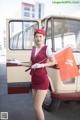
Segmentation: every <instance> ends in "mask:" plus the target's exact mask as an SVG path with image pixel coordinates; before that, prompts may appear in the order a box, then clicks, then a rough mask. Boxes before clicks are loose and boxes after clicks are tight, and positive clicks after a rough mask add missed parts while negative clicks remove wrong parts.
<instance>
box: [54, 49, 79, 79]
mask: <svg viewBox="0 0 80 120" xmlns="http://www.w3.org/2000/svg"><path fill="white" fill-rule="evenodd" d="M55 59H56V61H57V63H58V65H59V68H60V76H61V79H62V80H67V79H71V78H73V77H75V76H78V75H79V71H78V67H77V65H76V62H75V59H74V55H73V53H72V49H71V48H65V49H64V50H62V51H59V52H58V53H56V54H55Z"/></svg>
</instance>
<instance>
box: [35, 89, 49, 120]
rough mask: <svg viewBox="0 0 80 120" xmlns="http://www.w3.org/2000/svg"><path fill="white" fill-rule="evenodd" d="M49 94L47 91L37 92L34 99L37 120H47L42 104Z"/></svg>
mask: <svg viewBox="0 0 80 120" xmlns="http://www.w3.org/2000/svg"><path fill="white" fill-rule="evenodd" d="M46 94H47V90H37V92H36V94H35V98H34V109H35V112H36V120H45V118H44V113H43V110H42V104H43V101H44V99H45V96H46Z"/></svg>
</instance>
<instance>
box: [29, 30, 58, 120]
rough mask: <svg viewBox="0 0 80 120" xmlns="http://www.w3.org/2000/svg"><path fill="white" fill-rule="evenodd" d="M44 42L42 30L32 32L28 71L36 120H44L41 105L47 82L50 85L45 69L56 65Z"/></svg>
mask: <svg viewBox="0 0 80 120" xmlns="http://www.w3.org/2000/svg"><path fill="white" fill-rule="evenodd" d="M44 41H45V31H44V30H43V29H36V30H35V32H34V42H35V46H34V47H33V48H32V54H31V64H32V66H31V71H30V74H31V76H32V94H33V98H34V109H35V113H36V120H45V117H44V113H43V110H42V104H43V101H44V99H45V96H46V94H47V90H48V87H49V82H50V83H51V81H50V80H49V77H48V75H47V71H46V67H49V66H52V65H54V64H56V61H55V59H54V57H53V56H52V52H51V50H50V49H49V48H48V46H46V45H44ZM47 59H49V62H47ZM53 91H54V88H53Z"/></svg>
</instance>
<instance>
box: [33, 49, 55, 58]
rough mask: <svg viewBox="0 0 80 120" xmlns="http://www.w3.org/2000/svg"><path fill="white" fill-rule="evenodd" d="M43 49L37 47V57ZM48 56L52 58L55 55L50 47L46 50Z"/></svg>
mask: <svg viewBox="0 0 80 120" xmlns="http://www.w3.org/2000/svg"><path fill="white" fill-rule="evenodd" d="M41 49H42V48H37V47H36V51H35V56H36V55H37V54H38V52H39V51H40V50H41ZM46 55H47V57H52V55H53V53H52V50H51V49H50V48H49V47H47V49H46Z"/></svg>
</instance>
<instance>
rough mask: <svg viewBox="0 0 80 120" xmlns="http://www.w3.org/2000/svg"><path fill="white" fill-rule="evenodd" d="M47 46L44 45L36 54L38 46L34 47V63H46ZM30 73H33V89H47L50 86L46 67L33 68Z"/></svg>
mask: <svg viewBox="0 0 80 120" xmlns="http://www.w3.org/2000/svg"><path fill="white" fill-rule="evenodd" d="M46 49H47V46H44V47H43V48H42V49H41V50H40V51H39V52H38V53H37V55H36V56H35V50H36V48H35V47H33V48H32V54H31V61H32V65H33V64H35V63H46V61H47V56H46ZM30 74H31V75H32V88H33V89H47V88H48V86H49V80H48V76H47V71H46V68H38V69H31V71H30Z"/></svg>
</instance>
